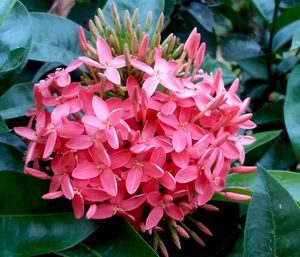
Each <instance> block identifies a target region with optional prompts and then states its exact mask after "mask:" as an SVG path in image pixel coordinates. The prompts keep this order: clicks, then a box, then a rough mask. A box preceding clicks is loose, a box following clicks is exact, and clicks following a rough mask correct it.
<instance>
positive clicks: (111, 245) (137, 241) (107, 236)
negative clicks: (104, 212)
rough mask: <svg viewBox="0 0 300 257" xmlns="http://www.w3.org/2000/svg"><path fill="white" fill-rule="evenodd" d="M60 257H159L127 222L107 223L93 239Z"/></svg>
mask: <svg viewBox="0 0 300 257" xmlns="http://www.w3.org/2000/svg"><path fill="white" fill-rule="evenodd" d="M112 228H113V229H112ZM60 255H61V256H65V257H78V256H80V257H100V256H101V257H112V256H114V257H124V256H126V257H140V256H147V257H158V255H157V254H156V253H155V252H154V251H153V249H152V248H151V247H150V246H149V245H148V244H147V243H146V242H145V241H144V240H143V239H142V237H141V236H140V235H139V234H138V233H137V232H136V231H135V230H134V229H133V228H132V227H131V225H130V224H129V223H128V222H126V221H121V222H117V225H116V222H112V221H109V222H106V224H104V225H102V226H101V227H100V228H99V229H98V230H97V232H96V234H95V235H92V237H91V238H89V239H88V240H86V241H84V242H82V243H80V244H79V245H77V246H75V247H74V248H72V249H70V250H67V251H64V252H62V253H60Z"/></svg>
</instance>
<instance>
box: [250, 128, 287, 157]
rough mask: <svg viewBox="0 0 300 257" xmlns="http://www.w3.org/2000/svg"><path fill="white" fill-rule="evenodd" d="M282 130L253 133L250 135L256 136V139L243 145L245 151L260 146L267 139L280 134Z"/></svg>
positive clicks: (267, 140)
mask: <svg viewBox="0 0 300 257" xmlns="http://www.w3.org/2000/svg"><path fill="white" fill-rule="evenodd" d="M281 132H282V130H272V131H266V132H258V133H254V134H253V135H252V136H253V137H255V138H256V141H255V142H254V143H253V144H251V145H249V146H246V147H245V152H246V153H249V152H250V151H252V150H254V149H256V148H257V147H260V146H262V145H264V144H266V143H268V142H269V141H271V140H273V139H274V138H276V137H278V136H279V135H280V134H281Z"/></svg>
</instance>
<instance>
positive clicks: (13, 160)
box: [0, 143, 24, 171]
mask: <svg viewBox="0 0 300 257" xmlns="http://www.w3.org/2000/svg"><path fill="white" fill-rule="evenodd" d="M0 156H1V158H0V171H1V170H15V171H23V167H24V162H23V156H24V155H23V152H21V151H19V150H18V149H16V148H15V147H13V146H11V145H8V144H4V143H0Z"/></svg>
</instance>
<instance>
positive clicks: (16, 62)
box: [0, 1, 31, 95]
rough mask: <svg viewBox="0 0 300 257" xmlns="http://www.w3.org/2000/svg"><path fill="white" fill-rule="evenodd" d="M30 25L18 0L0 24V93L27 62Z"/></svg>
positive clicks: (26, 13)
mask: <svg viewBox="0 0 300 257" xmlns="http://www.w3.org/2000/svg"><path fill="white" fill-rule="evenodd" d="M4 2H6V1H4ZM11 2H12V3H14V1H11ZM0 5H1V4H0ZM30 25H31V24H30V16H29V13H28V11H27V9H26V8H25V6H24V5H23V4H21V3H20V2H17V3H16V4H15V5H14V7H13V8H12V9H11V12H10V13H9V14H8V15H7V16H6V19H5V20H4V22H3V23H2V24H1V25H0V35H1V37H0V95H1V94H2V93H3V92H5V91H6V90H7V89H8V88H9V86H10V85H11V83H12V82H13V81H14V80H15V79H16V77H17V75H18V74H19V73H20V72H21V71H22V69H23V67H24V65H25V64H26V62H27V54H28V49H29V47H30V40H31V27H30Z"/></svg>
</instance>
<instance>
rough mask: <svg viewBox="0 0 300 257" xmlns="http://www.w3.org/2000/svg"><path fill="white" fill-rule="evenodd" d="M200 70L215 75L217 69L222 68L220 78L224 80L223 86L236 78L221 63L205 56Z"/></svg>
mask: <svg viewBox="0 0 300 257" xmlns="http://www.w3.org/2000/svg"><path fill="white" fill-rule="evenodd" d="M201 68H202V69H203V70H205V71H206V72H208V73H209V72H213V73H215V72H216V71H217V69H218V68H222V78H223V80H224V84H225V85H227V84H229V83H231V82H233V80H234V79H235V78H236V75H235V74H234V73H232V72H231V70H230V69H228V68H227V67H226V66H225V65H224V64H223V63H220V62H218V61H217V60H216V59H214V58H212V57H210V56H209V55H206V56H205V58H204V60H203V63H202V66H201Z"/></svg>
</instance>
